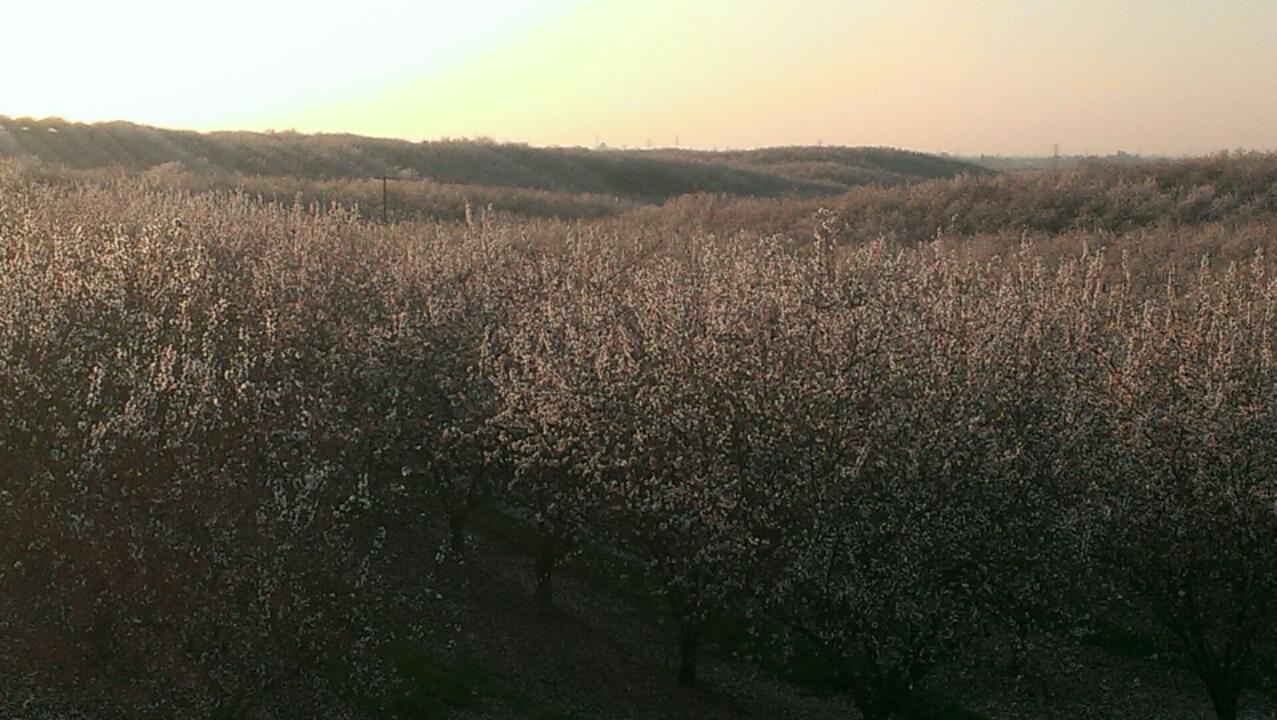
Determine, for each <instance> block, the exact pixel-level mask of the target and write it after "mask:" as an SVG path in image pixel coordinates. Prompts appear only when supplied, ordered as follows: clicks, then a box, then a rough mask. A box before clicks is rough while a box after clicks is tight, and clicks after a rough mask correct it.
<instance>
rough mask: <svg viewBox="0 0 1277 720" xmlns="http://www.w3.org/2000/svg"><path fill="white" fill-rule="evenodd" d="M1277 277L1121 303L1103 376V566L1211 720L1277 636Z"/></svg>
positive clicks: (1206, 281)
mask: <svg viewBox="0 0 1277 720" xmlns="http://www.w3.org/2000/svg"><path fill="white" fill-rule="evenodd" d="M1274 327H1277V284H1274V282H1273V280H1272V279H1271V278H1269V277H1267V276H1266V275H1265V273H1264V272H1263V269H1262V265H1261V264H1260V262H1259V261H1256V263H1255V264H1254V266H1253V267H1251V268H1246V269H1239V268H1233V269H1231V270H1229V271H1228V272H1226V273H1223V274H1219V275H1213V274H1211V273H1210V272H1209V271H1207V270H1205V269H1203V270H1202V272H1201V273H1200V274H1199V276H1198V278H1197V279H1196V280H1195V282H1194V283H1193V286H1192V287H1191V289H1190V290H1189V291H1188V292H1186V293H1184V294H1183V295H1177V294H1173V293H1172V294H1171V295H1169V296H1168V297H1167V298H1165V299H1163V300H1160V301H1155V302H1147V303H1140V304H1136V305H1128V306H1126V307H1124V308H1121V311H1120V312H1115V313H1114V317H1113V319H1112V327H1111V328H1110V333H1111V339H1112V343H1113V344H1112V345H1111V346H1110V347H1109V348H1108V352H1107V353H1106V357H1107V362H1106V363H1105V365H1104V372H1103V374H1102V375H1101V377H1100V378H1099V382H1098V383H1097V388H1096V391H1097V395H1098V398H1097V402H1098V404H1099V405H1100V407H1099V409H1098V410H1097V412H1100V413H1102V414H1103V417H1104V418H1105V419H1106V421H1107V423H1108V424H1109V427H1110V432H1111V433H1112V441H1111V444H1110V446H1109V452H1108V454H1107V457H1108V459H1109V462H1110V463H1111V465H1110V467H1111V468H1112V473H1111V475H1110V476H1109V477H1108V481H1107V482H1106V483H1105V484H1104V485H1103V486H1102V487H1101V506H1102V508H1103V511H1104V512H1103V514H1102V517H1103V518H1104V522H1103V524H1102V525H1101V529H1102V533H1101V535H1100V539H1101V540H1102V542H1101V543H1099V544H1098V546H1097V548H1098V550H1099V551H1100V552H1099V554H1098V557H1097V562H1098V564H1099V567H1100V568H1102V569H1103V570H1105V571H1106V572H1107V579H1108V582H1109V583H1110V587H1111V588H1112V589H1113V592H1114V594H1115V596H1116V597H1117V598H1119V599H1121V600H1123V601H1125V602H1121V603H1118V604H1117V608H1118V610H1119V612H1121V613H1122V614H1123V616H1125V617H1127V618H1129V620H1130V621H1132V622H1134V623H1135V624H1136V626H1137V628H1138V627H1141V626H1143V625H1144V623H1145V622H1146V621H1151V625H1149V626H1148V627H1150V628H1151V629H1157V628H1160V631H1161V633H1162V635H1163V638H1164V639H1165V641H1167V642H1168V644H1169V647H1171V648H1173V649H1174V650H1175V652H1176V653H1177V654H1178V655H1179V656H1180V657H1181V658H1182V659H1183V660H1184V661H1185V663H1186V664H1187V666H1188V667H1190V668H1191V669H1192V671H1193V672H1194V673H1195V674H1196V675H1197V676H1198V677H1199V678H1200V679H1201V681H1202V683H1203V684H1204V686H1205V688H1206V691H1207V692H1208V693H1209V695H1210V699H1211V702H1212V704H1213V705H1214V708H1215V712H1216V715H1217V717H1219V718H1220V719H1221V720H1233V719H1234V718H1236V717H1237V713H1238V701H1239V698H1240V696H1241V693H1242V691H1243V690H1245V689H1246V688H1247V687H1248V686H1249V685H1250V684H1252V683H1254V682H1255V680H1256V677H1257V674H1258V673H1259V671H1260V670H1261V669H1262V668H1263V667H1265V665H1266V663H1268V662H1271V661H1272V658H1273V657H1274V655H1273V651H1274V648H1275V645H1274V641H1275V640H1277V634H1275V631H1277V570H1275V568H1277V476H1275V475H1274V474H1273V472H1272V468H1273V467H1274V464H1275V463H1277V402H1275V401H1274V398H1277V362H1275V361H1274V354H1273V346H1272V331H1273V328H1274Z"/></svg>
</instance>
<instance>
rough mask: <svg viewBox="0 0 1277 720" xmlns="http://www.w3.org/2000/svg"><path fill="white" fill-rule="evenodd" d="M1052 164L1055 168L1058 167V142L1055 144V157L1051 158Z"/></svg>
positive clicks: (1057, 168)
mask: <svg viewBox="0 0 1277 720" xmlns="http://www.w3.org/2000/svg"><path fill="white" fill-rule="evenodd" d="M1052 164H1053V167H1054V168H1055V169H1056V170H1059V169H1060V144H1059V143H1056V144H1055V157H1054V158H1053V159H1052Z"/></svg>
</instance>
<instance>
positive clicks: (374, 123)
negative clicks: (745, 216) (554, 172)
mask: <svg viewBox="0 0 1277 720" xmlns="http://www.w3.org/2000/svg"><path fill="white" fill-rule="evenodd" d="M0 28H3V29H2V30H0V38H3V39H2V41H0V114H4V115H9V116H32V117H45V116H58V117H64V118H67V119H69V120H77V121H86V122H88V121H102V120H128V121H132V122H139V123H144V124H148V125H156V126H162V127H174V128H190V129H196V130H218V129H242V130H265V129H276V130H284V129H295V130H298V131H301V132H351V133H358V134H364V135H377V136H386V137H399V138H406V139H410V140H427V139H437V138H441V137H480V136H482V137H490V138H493V139H496V140H500V141H509V142H526V143H530V144H533V145H593V144H595V143H596V142H603V143H606V144H608V145H610V146H614V147H646V146H648V145H651V146H653V147H666V146H671V145H674V144H675V143H676V142H677V144H678V145H680V146H681V147H699V148H715V147H716V148H728V147H731V148H752V147H759V146H768V145H810V144H817V143H824V144H838V145H876V146H891V147H900V148H906V149H912V150H921V151H930V152H948V153H952V154H962V155H980V154H1018V155H1026V154H1027V155H1046V154H1050V153H1051V152H1052V150H1053V147H1054V146H1055V145H1057V144H1058V145H1059V147H1060V152H1061V153H1063V154H1079V153H1094V154H1108V153H1112V152H1116V151H1126V152H1132V153H1144V154H1165V155H1181V154H1203V153H1210V152H1215V151H1218V150H1221V149H1235V148H1247V149H1261V150H1277V0H944V1H942V0H453V1H452V2H437V1H435V0H417V1H415V2H412V1H408V0H363V1H362V2H325V1H323V0H309V1H305V2H302V1H294V0H280V1H273V0H188V1H185V2H179V1H177V0H115V1H113V2H106V1H103V0H91V1H90V0H84V1H81V0H63V1H62V2H56V1H54V0H49V1H47V2H13V3H10V2H8V1H7V0H3V2H0Z"/></svg>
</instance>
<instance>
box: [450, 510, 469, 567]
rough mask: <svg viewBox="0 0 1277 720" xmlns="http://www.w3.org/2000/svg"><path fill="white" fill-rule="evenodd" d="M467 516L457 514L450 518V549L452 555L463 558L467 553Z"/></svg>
mask: <svg viewBox="0 0 1277 720" xmlns="http://www.w3.org/2000/svg"><path fill="white" fill-rule="evenodd" d="M465 528H466V516H465V515H464V514H456V515H449V516H448V530H449V531H450V533H449V536H448V539H449V547H450V548H451V550H452V554H453V555H455V556H457V557H461V556H462V555H464V554H465V551H466V532H465Z"/></svg>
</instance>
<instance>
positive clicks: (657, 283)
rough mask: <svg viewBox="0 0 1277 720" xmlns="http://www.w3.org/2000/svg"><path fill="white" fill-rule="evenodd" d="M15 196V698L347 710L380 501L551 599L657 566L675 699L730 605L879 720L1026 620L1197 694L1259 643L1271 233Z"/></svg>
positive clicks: (1266, 497)
mask: <svg viewBox="0 0 1277 720" xmlns="http://www.w3.org/2000/svg"><path fill="white" fill-rule="evenodd" d="M0 183H4V184H5V188H6V192H5V193H3V194H2V195H0V238H2V240H3V241H2V242H0V379H2V380H3V382H0V412H2V413H3V417H4V418H5V420H4V424H3V425H2V426H0V492H2V493H3V494H4V503H3V505H2V506H0V522H2V523H3V538H4V542H3V545H0V633H3V634H4V642H3V643H0V663H3V665H2V666H0V667H2V669H0V673H3V675H4V676H5V677H6V679H7V681H9V682H11V683H12V684H13V685H14V687H15V688H19V689H20V688H21V687H26V688H27V692H28V694H30V693H35V690H32V688H44V689H47V688H53V687H57V688H60V690H59V692H58V693H57V695H58V696H59V697H64V698H74V699H75V701H77V702H80V703H82V704H81V707H84V706H85V704H87V705H88V706H92V705H93V704H95V703H99V702H107V701H108V700H109V701H111V702H115V703H133V705H132V708H133V709H136V707H138V706H139V703H142V702H143V700H142V699H143V698H158V697H164V698H165V702H168V703H170V705H171V706H181V707H184V708H186V709H187V710H191V711H199V710H205V711H209V710H212V709H217V710H219V711H222V712H226V713H230V714H232V715H234V714H241V715H244V714H250V713H259V714H260V713H272V714H276V715H287V714H288V713H290V712H298V711H301V710H300V709H301V708H304V707H306V705H305V704H301V703H299V698H304V699H305V702H308V703H317V704H327V703H333V702H336V700H335V699H334V698H335V694H334V693H335V691H334V690H333V688H332V687H331V684H332V681H331V675H330V674H325V673H324V672H323V668H325V667H328V666H329V665H330V663H331V661H332V660H333V659H334V658H337V657H340V658H343V659H348V660H349V659H354V660H355V661H356V662H354V667H355V669H356V675H358V676H359V678H358V681H359V682H363V683H366V684H367V685H368V686H369V687H375V686H376V685H377V683H378V682H380V681H381V680H380V679H381V678H382V675H381V674H382V673H383V671H382V670H380V669H378V666H377V662H376V658H375V653H372V652H368V653H365V652H364V651H365V650H369V649H374V648H375V647H376V646H377V644H378V643H379V642H380V641H382V640H384V639H386V638H385V637H380V636H379V633H385V632H389V630H387V629H386V628H383V627H381V626H380V625H379V623H378V618H379V613H382V611H383V610H384V608H383V607H381V606H379V605H377V603H375V602H372V601H371V600H370V598H374V597H381V596H382V595H385V594H393V592H391V593H385V592H383V590H385V589H387V588H389V589H391V590H393V589H394V588H395V587H396V586H397V585H398V584H402V583H403V582H404V579H403V578H402V577H397V576H393V575H388V574H385V573H382V572H380V571H379V570H378V568H379V567H380V566H379V565H378V564H377V562H376V559H377V553H378V549H379V548H380V547H382V545H383V543H385V542H387V540H386V533H387V521H386V518H387V517H389V516H390V515H392V514H395V513H399V512H400V511H401V510H402V508H403V507H404V506H408V507H410V508H412V509H413V510H414V511H415V510H420V511H425V512H429V513H434V514H435V516H436V517H438V518H440V520H441V522H440V525H442V526H445V527H446V528H447V529H448V531H447V536H448V538H449V542H450V543H451V546H452V550H453V551H454V552H455V553H463V552H464V551H465V547H464V546H465V539H466V528H467V523H468V521H469V520H470V519H472V518H473V517H474V515H475V513H476V512H485V511H486V510H484V508H496V509H501V510H503V511H507V512H511V513H514V514H516V515H518V516H520V517H523V518H526V520H527V521H528V524H529V527H530V528H531V529H532V530H533V531H534V533H535V537H536V547H535V551H534V552H533V553H532V554H533V556H534V561H533V568H532V569H533V575H534V577H535V588H536V590H535V592H536V597H537V599H538V601H539V603H540V604H541V607H542V608H543V609H544V610H546V611H551V610H552V609H553V601H554V577H555V572H556V570H557V569H558V567H559V566H560V564H561V563H562V562H563V560H564V558H565V557H566V556H567V555H569V554H570V553H572V552H576V551H579V550H582V549H584V550H587V551H590V552H608V553H611V554H614V555H616V556H617V557H620V558H622V559H623V560H624V561H625V562H626V563H630V564H635V565H638V566H640V567H642V569H643V575H644V577H645V578H646V580H647V582H648V586H649V587H650V588H652V590H653V591H654V592H656V593H657V594H659V595H660V597H662V598H663V600H664V602H665V605H666V607H667V608H668V612H669V615H670V617H671V619H672V620H673V621H674V623H675V625H676V627H677V628H678V637H677V644H678V649H679V655H680V658H681V662H680V667H679V680H680V681H681V682H685V683H690V682H693V681H694V680H695V678H696V660H697V657H698V653H699V647H700V645H701V643H702V641H703V639H704V637H705V633H706V631H707V629H708V628H709V627H710V626H711V625H712V624H713V623H714V622H715V621H716V620H717V619H719V618H721V617H724V616H726V615H732V616H739V617H744V618H747V619H749V620H750V621H751V622H753V623H755V624H756V625H758V626H760V627H761V626H766V627H768V628H771V627H780V628H783V629H785V631H786V632H787V633H789V635H790V638H791V639H792V642H793V644H794V645H795V647H799V648H801V649H802V650H803V651H804V652H810V653H814V654H817V655H819V656H820V657H821V658H823V659H824V662H825V664H826V666H827V667H828V669H829V672H830V675H831V676H832V677H834V678H836V682H837V683H838V685H839V687H840V688H841V689H842V690H843V691H844V692H846V693H847V695H848V696H849V697H850V698H851V699H852V701H853V702H854V703H855V705H856V706H857V707H858V708H859V710H860V712H861V713H862V714H863V715H864V716H865V717H867V718H870V719H871V720H872V719H877V718H886V717H890V716H891V715H892V714H893V713H894V712H895V711H896V710H897V709H898V708H899V707H900V705H901V703H903V702H905V701H906V700H907V699H908V698H909V696H910V695H911V694H912V693H913V692H915V690H916V689H917V688H918V687H919V686H920V685H921V684H922V683H923V682H924V681H925V679H926V678H927V677H928V675H929V673H931V672H932V671H933V670H935V669H936V668H938V667H941V666H943V665H945V664H947V663H957V664H961V663H963V661H964V659H966V658H969V657H971V655H970V654H971V653H973V652H976V651H977V650H979V649H980V648H981V647H982V646H984V645H987V644H988V643H990V642H992V641H993V640H994V639H996V638H1005V637H1009V636H1012V635H1015V636H1019V637H1023V638H1031V637H1034V636H1036V635H1040V634H1042V633H1050V632H1059V631H1061V630H1064V629H1067V630H1073V631H1077V630H1084V631H1087V630H1094V629H1096V628H1099V627H1103V626H1105V625H1112V624H1118V625H1121V626H1123V627H1125V628H1129V629H1133V630H1135V631H1137V632H1140V633H1143V634H1148V635H1150V636H1155V637H1158V638H1160V640H1161V641H1164V642H1165V643H1166V646H1167V647H1168V648H1172V649H1174V650H1175V651H1176V652H1178V654H1179V656H1180V657H1182V659H1183V660H1184V661H1185V662H1186V663H1187V665H1188V666H1189V667H1191V668H1192V669H1193V671H1194V672H1195V673H1196V674H1197V675H1198V676H1199V677H1200V678H1201V679H1202V681H1203V683H1204V685H1205V688H1206V689H1207V691H1208V692H1209V694H1210V696H1211V699H1212V700H1213V702H1214V704H1215V707H1216V709H1217V711H1218V714H1219V716H1220V717H1221V718H1232V717H1235V714H1236V707H1237V702H1238V698H1239V696H1240V694H1241V692H1242V691H1243V690H1244V689H1245V688H1247V687H1251V686H1254V685H1255V684H1256V683H1258V682H1259V681H1260V680H1261V678H1260V675H1262V673H1263V672H1264V671H1266V670H1267V669H1269V668H1271V665H1270V664H1268V663H1270V662H1271V661H1270V659H1269V658H1271V655H1270V654H1269V651H1270V649H1271V647H1272V640H1273V639H1274V638H1273V631H1274V627H1275V625H1274V621H1275V620H1277V575H1275V574H1274V573H1273V570H1272V568H1273V567H1274V562H1273V561H1274V560H1275V559H1277V558H1274V557H1273V555H1274V553H1277V514H1275V513H1277V511H1275V509H1274V502H1275V501H1277V487H1274V483H1275V482H1277V480H1275V478H1274V477H1273V476H1272V473H1271V471H1270V470H1269V468H1271V467H1272V464H1271V461H1272V460H1273V458H1272V457H1271V454H1272V453H1273V452H1274V449H1277V437H1275V436H1274V433H1275V432H1277V431H1275V430H1274V429H1273V428H1274V427H1277V425H1275V424H1274V420H1277V417H1274V415H1275V414H1277V405H1275V404H1274V403H1275V401H1277V393H1275V392H1274V390H1277V386H1275V385H1274V383H1275V382H1277V372H1275V370H1277V368H1275V367H1274V360H1273V356H1272V348H1271V338H1270V331H1271V330H1272V329H1273V328H1274V321H1275V320H1277V316H1275V315H1274V313H1275V312H1277V283H1274V282H1273V279H1272V278H1271V277H1269V276H1268V275H1266V273H1265V268H1266V265H1265V263H1263V262H1262V260H1258V259H1257V260H1256V261H1255V262H1254V263H1253V264H1252V265H1250V266H1247V267H1242V268H1234V269H1232V270H1230V271H1229V272H1228V273H1226V274H1220V275H1215V274H1211V273H1210V272H1207V271H1205V270H1203V271H1202V272H1200V273H1198V274H1197V275H1195V276H1194V277H1193V279H1192V280H1191V281H1187V282H1180V281H1175V282H1171V283H1168V285H1167V290H1166V292H1163V293H1158V294H1145V293H1141V292H1137V291H1136V289H1135V287H1134V285H1133V284H1132V283H1130V282H1122V281H1116V282H1115V281H1113V280H1112V279H1111V278H1112V277H1113V273H1112V272H1110V271H1109V270H1107V269H1106V268H1105V260H1104V259H1102V258H1099V257H1081V258H1077V259H1074V260H1072V261H1069V262H1065V263H1062V264H1060V265H1059V266H1058V267H1057V266H1052V267H1048V266H1047V265H1046V264H1045V263H1044V262H1042V261H1041V260H1039V259H1037V258H1036V257H1035V256H1034V254H1033V253H1032V252H1030V251H1027V250H1026V251H1025V252H1023V253H1022V254H1020V255H1018V256H1016V257H1013V258H1011V259H1008V260H993V261H988V262H983V263H974V262H966V261H961V260H958V259H956V258H955V257H953V256H950V255H947V254H945V253H944V252H942V251H939V250H937V249H936V248H920V249H914V250H904V251H896V250H891V249H889V248H888V247H887V246H885V245H883V244H881V243H879V244H869V245H864V246H857V247H837V246H835V244H834V243H833V242H831V241H830V239H829V238H828V237H825V236H822V237H820V238H818V240H817V242H815V243H814V244H808V245H804V246H802V247H797V246H793V245H792V244H790V243H789V242H787V241H784V240H781V239H768V240H750V239H744V238H738V239H733V240H717V239H714V238H712V237H694V238H691V239H689V240H687V241H686V242H683V243H680V244H679V245H678V246H671V245H662V244H659V243H656V244H653V241H652V239H650V237H649V236H648V234H647V233H644V232H642V231H641V230H640V229H635V230H634V231H633V232H631V233H628V234H607V233H601V232H594V231H589V230H578V231H576V232H563V231H562V228H553V229H552V230H553V232H545V228H541V230H542V231H543V232H542V234H540V235H538V234H535V232H534V231H536V230H537V228H535V227H532V228H530V227H529V226H520V225H504V224H482V223H481V224H478V225H474V226H472V227H468V228H456V229H447V228H442V227H431V228H429V229H426V228H422V227H418V226H410V225H403V226H394V227H391V228H376V227H371V226H368V225H366V224H364V223H363V222H362V221H359V220H358V219H357V218H355V217H353V216H351V215H349V214H347V213H344V212H341V211H329V212H307V211H303V210H302V209H301V208H298V207H294V208H291V209H290V208H282V207H275V206H269V207H262V206H259V205H258V204H256V203H254V202H250V201H248V200H247V199H245V198H243V197H237V196H229V197H221V198H192V197H188V196H183V195H178V194H173V193H156V192H154V191H149V190H146V189H145V188H141V187H138V188H134V189H132V190H130V189H127V188H124V187H122V186H116V187H113V188H110V189H107V190H101V189H95V188H92V187H84V188H80V189H77V190H67V189H60V190H59V189H51V188H48V187H43V186H38V185H31V184H28V183H25V181H23V180H22V179H21V178H20V177H19V178H17V179H15V178H7V179H0ZM1185 288H1186V289H1185ZM408 515H409V516H411V515H412V514H411V513H409V514H408ZM391 541H393V538H392V539H391ZM421 571H422V572H423V573H424V572H428V569H427V568H422V569H421ZM415 611H416V612H417V613H420V614H423V615H425V616H426V617H427V618H428V617H429V613H430V612H431V611H430V608H429V607H428V606H426V607H421V606H417V607H416V608H415ZM425 622H426V624H429V621H428V620H426V621H425ZM361 653H363V654H361ZM24 682H25V685H24ZM121 688H124V690H122V689H121ZM161 688H163V689H164V692H161V691H160V689H161ZM10 697H23V695H22V692H20V691H19V690H15V691H14V692H12V693H10Z"/></svg>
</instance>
